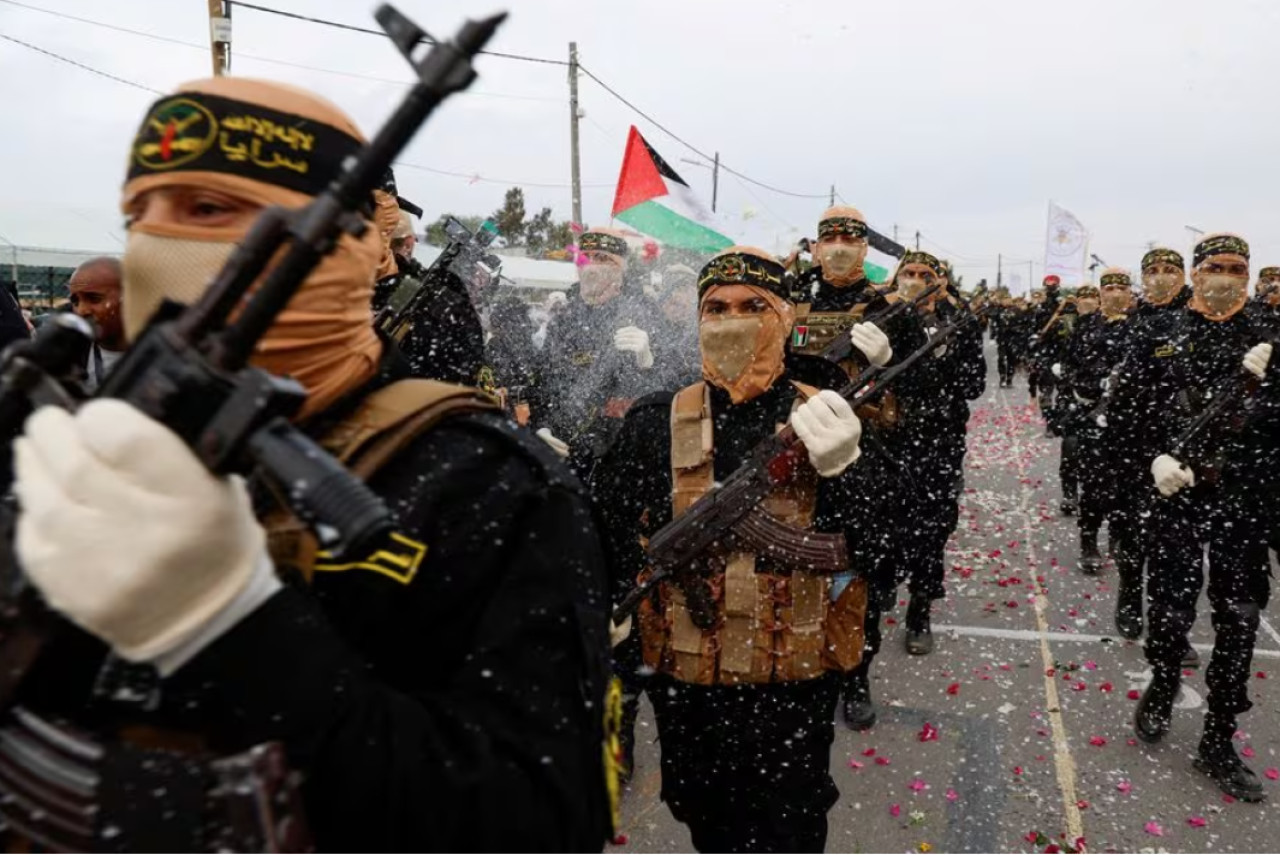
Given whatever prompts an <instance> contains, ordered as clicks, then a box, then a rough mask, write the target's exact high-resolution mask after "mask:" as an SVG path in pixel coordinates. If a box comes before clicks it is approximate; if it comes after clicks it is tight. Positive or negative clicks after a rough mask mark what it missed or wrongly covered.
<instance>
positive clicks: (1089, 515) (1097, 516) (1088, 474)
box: [1062, 419, 1118, 541]
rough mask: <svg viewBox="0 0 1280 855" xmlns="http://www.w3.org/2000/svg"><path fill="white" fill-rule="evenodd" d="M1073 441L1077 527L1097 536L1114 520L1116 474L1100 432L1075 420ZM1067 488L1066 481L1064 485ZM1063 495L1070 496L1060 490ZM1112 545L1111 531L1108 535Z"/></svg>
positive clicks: (1085, 420)
mask: <svg viewBox="0 0 1280 855" xmlns="http://www.w3.org/2000/svg"><path fill="white" fill-rule="evenodd" d="M1072 430H1073V435H1072V437H1069V438H1071V439H1074V440H1075V446H1076V448H1075V474H1076V477H1077V479H1078V481H1079V484H1080V517H1079V522H1078V524H1079V526H1080V530H1081V531H1083V532H1097V531H1098V529H1100V528H1102V523H1103V522H1105V521H1106V520H1109V519H1111V518H1112V516H1113V512H1114V509H1115V507H1116V483H1117V474H1118V473H1116V471H1115V468H1114V466H1112V464H1111V460H1110V458H1109V457H1108V456H1107V454H1106V450H1105V449H1104V448H1103V445H1102V443H1103V431H1102V429H1101V428H1099V427H1098V426H1097V425H1094V424H1089V423H1088V421H1087V419H1077V420H1076V424H1075V426H1074V427H1073V428H1072ZM1062 443H1063V449H1064V451H1063V458H1064V459H1063V467H1064V468H1065V466H1066V460H1065V458H1066V451H1065V449H1066V444H1067V440H1066V439H1064V440H1063V441H1062ZM1063 484H1064V485H1065V484H1066V481H1065V480H1064V481H1063ZM1063 495H1070V494H1069V493H1067V492H1066V487H1065V486H1064V487H1063ZM1108 537H1109V538H1110V539H1111V540H1113V541H1114V539H1115V530H1114V528H1113V529H1112V530H1111V531H1110V532H1109V533H1108Z"/></svg>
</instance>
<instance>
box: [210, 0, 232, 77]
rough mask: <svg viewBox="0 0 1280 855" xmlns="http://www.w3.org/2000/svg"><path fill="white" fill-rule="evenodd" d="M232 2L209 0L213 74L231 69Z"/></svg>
mask: <svg viewBox="0 0 1280 855" xmlns="http://www.w3.org/2000/svg"><path fill="white" fill-rule="evenodd" d="M230 6H231V4H229V3H224V2H223V0H208V8H209V52H210V54H211V55H212V57H213V76H214V77H222V76H223V75H225V74H226V73H227V72H229V71H231V8H230Z"/></svg>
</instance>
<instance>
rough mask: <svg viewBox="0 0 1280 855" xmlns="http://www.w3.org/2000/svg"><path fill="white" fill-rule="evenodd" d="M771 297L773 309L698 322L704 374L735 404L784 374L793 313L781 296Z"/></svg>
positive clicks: (768, 385) (758, 392) (745, 399)
mask: <svg viewBox="0 0 1280 855" xmlns="http://www.w3.org/2000/svg"><path fill="white" fill-rule="evenodd" d="M761 293H765V292H763V291H761ZM769 297H770V299H769V302H770V305H771V306H772V307H773V310H772V311H769V312H765V313H763V314H759V315H750V316H748V317H728V318H703V319H702V321H701V322H700V323H699V325H698V338H699V345H700V347H701V349H702V376H703V377H704V378H705V379H706V380H707V382H708V383H711V384H712V385H713V386H719V387H720V388H721V389H724V390H725V391H726V392H728V393H729V399H730V400H731V401H733V403H735V404H741V403H742V402H744V401H749V400H751V399H752V398H755V397H756V396H758V395H761V394H763V393H764V392H765V391H767V390H768V389H769V387H770V386H772V385H773V381H775V380H777V379H778V378H779V377H781V376H782V371H783V367H784V366H783V357H784V355H785V348H786V343H787V335H788V334H789V333H790V331H791V322H792V318H793V315H792V313H791V310H790V307H789V305H788V304H787V303H786V302H785V301H783V300H782V299H781V298H780V297H775V296H773V295H772V294H770V295H769Z"/></svg>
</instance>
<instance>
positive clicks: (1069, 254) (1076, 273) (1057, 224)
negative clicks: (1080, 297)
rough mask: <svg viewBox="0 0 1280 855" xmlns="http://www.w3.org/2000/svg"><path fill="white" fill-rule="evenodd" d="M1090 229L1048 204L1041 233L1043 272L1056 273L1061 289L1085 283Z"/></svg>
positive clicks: (1049, 274) (1066, 211)
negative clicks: (1045, 225) (1042, 232)
mask: <svg viewBox="0 0 1280 855" xmlns="http://www.w3.org/2000/svg"><path fill="white" fill-rule="evenodd" d="M1088 259H1089V232H1088V230H1086V229H1085V227H1084V224H1082V223H1081V222H1080V221H1079V220H1077V219H1076V217H1075V215H1074V214H1072V213H1071V212H1070V211H1068V210H1067V209H1065V208H1059V207H1058V206H1057V205H1055V204H1054V203H1053V202H1050V203H1049V226H1048V229H1047V230H1046V231H1045V236H1044V275H1045V276H1052V275H1056V276H1057V277H1058V278H1059V279H1061V280H1062V286H1063V287H1064V288H1072V287H1074V286H1076V285H1081V284H1084V283H1085V282H1088V281H1089V280H1088V277H1087V276H1086V275H1085V264H1086V262H1087V261H1088Z"/></svg>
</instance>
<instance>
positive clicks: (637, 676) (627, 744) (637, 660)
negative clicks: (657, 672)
mask: <svg viewBox="0 0 1280 855" xmlns="http://www.w3.org/2000/svg"><path fill="white" fill-rule="evenodd" d="M643 664H644V663H643V660H642V656H641V647H640V633H639V632H638V631H633V632H632V633H631V635H630V636H628V637H627V639H626V640H625V641H623V642H622V643H621V644H619V645H618V646H617V647H615V648H613V673H614V676H616V677H617V678H618V682H619V683H621V684H622V721H621V725H620V730H619V733H618V741H619V742H620V743H621V744H622V756H623V761H624V763H625V764H626V768H625V770H624V772H623V774H624V775H625V776H627V777H630V775H631V773H632V772H634V771H635V749H636V719H637V718H639V716H640V695H642V694H643V693H644V691H645V689H646V688H647V687H648V684H649V680H650V678H649V677H648V676H646V675H645V674H644V673H643V671H642V666H643Z"/></svg>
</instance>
